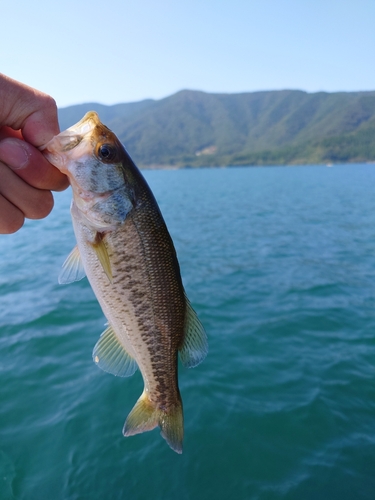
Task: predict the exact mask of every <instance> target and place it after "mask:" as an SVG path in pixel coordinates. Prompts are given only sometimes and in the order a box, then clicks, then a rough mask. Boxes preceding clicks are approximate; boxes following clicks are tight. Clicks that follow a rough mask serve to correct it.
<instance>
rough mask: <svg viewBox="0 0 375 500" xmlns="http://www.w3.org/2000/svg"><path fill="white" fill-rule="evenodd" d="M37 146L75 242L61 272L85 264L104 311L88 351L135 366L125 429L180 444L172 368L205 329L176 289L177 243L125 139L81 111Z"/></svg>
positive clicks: (116, 365) (195, 357) (76, 271)
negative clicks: (66, 196) (139, 386)
mask: <svg viewBox="0 0 375 500" xmlns="http://www.w3.org/2000/svg"><path fill="white" fill-rule="evenodd" d="M43 153H44V154H45V155H46V157H47V158H48V159H49V161H50V162H51V163H53V164H54V165H55V166H56V167H57V168H59V169H60V170H61V171H62V172H64V173H66V174H67V175H68V177H69V179H70V182H71V185H72V189H73V201H72V207H71V214H72V220H73V227H74V232H75V235H76V239H77V249H74V250H73V252H72V254H71V255H70V256H69V258H68V259H67V263H66V264H65V265H64V267H63V272H62V275H61V278H60V282H63V283H65V282H70V281H74V280H75V279H80V278H81V277H82V276H83V274H84V272H85V273H86V275H87V277H88V279H89V282H90V284H91V286H92V288H93V291H94V293H95V295H96V297H97V299H98V301H99V303H100V305H101V307H102V310H103V312H104V314H105V316H106V318H107V320H108V323H109V326H108V328H107V330H105V332H103V334H102V336H101V337H100V339H99V341H98V343H97V344H96V346H95V348H94V352H93V359H94V361H95V362H96V364H97V365H98V366H99V367H100V368H102V369H103V370H105V371H108V372H110V373H113V374H115V375H119V376H129V375H132V374H133V373H134V371H135V369H136V367H137V366H138V367H139V369H140V371H141V373H142V376H143V380H144V390H143V393H142V395H141V397H140V398H139V400H138V402H137V403H136V405H135V407H134V408H133V410H132V411H131V413H130V414H129V416H128V418H127V420H126V422H125V425H124V429H123V433H124V435H125V436H130V435H133V434H138V433H140V432H144V431H147V430H151V429H153V428H155V427H156V426H158V425H159V426H160V428H161V433H162V436H163V437H164V438H165V439H166V440H167V442H168V444H169V445H170V447H171V448H172V449H173V450H174V451H176V452H177V453H181V452H182V441H183V412H182V402H181V396H180V391H179V388H178V378H177V360H178V352H180V357H181V361H182V363H183V364H184V365H185V366H188V367H192V366H196V365H197V364H199V363H200V362H201V361H202V360H203V359H204V357H205V356H206V353H207V339H206V335H205V332H204V329H203V327H202V325H201V323H200V322H199V319H198V318H197V316H196V314H195V312H194V310H193V309H192V307H191V305H190V303H189V301H188V299H187V297H186V294H185V292H184V288H183V284H182V280H181V274H180V267H179V264H178V260H177V256H176V251H175V248H174V245H173V242H172V239H171V237H170V235H169V232H168V229H167V227H166V225H165V222H164V219H163V217H162V215H161V212H160V210H159V207H158V205H157V202H156V200H155V198H154V196H153V194H152V192H151V190H150V188H149V186H148V185H147V183H146V181H145V180H144V178H143V176H142V174H141V173H140V172H139V170H138V169H137V167H136V166H135V164H134V163H133V161H132V160H131V158H130V157H129V155H128V153H127V152H126V150H125V149H124V147H123V146H122V145H121V144H120V142H119V141H118V139H117V138H116V136H115V135H114V134H113V133H112V132H111V131H110V130H109V129H107V128H106V127H105V126H104V125H103V124H101V122H100V120H99V117H98V116H97V115H96V113H93V112H90V113H88V114H87V115H86V116H85V117H84V118H83V119H82V120H81V121H80V122H79V123H78V124H77V125H75V126H73V127H71V128H70V129H68V130H67V131H65V132H62V133H61V134H60V135H59V136H56V137H55V138H54V139H52V141H50V143H48V144H47V145H46V146H45V147H44V148H43Z"/></svg>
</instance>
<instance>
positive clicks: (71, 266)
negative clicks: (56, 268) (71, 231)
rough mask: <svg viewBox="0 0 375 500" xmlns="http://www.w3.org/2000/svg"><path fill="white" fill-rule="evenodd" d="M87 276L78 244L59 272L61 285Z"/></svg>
mask: <svg viewBox="0 0 375 500" xmlns="http://www.w3.org/2000/svg"><path fill="white" fill-rule="evenodd" d="M85 276H86V273H85V270H84V268H83V264H82V259H81V256H80V254H79V250H78V247H77V245H76V246H75V247H74V248H73V250H72V251H71V252H70V254H69V255H68V257H67V259H66V260H65V262H64V264H63V266H62V269H61V271H60V274H59V278H58V280H59V283H60V285H66V284H68V283H73V281H79V280H81V279H82V278H84V277H85Z"/></svg>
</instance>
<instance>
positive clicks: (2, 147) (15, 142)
mask: <svg viewBox="0 0 375 500" xmlns="http://www.w3.org/2000/svg"><path fill="white" fill-rule="evenodd" d="M29 157H30V153H29V151H28V150H27V147H25V146H24V145H23V142H22V141H21V140H20V139H4V140H2V141H0V160H1V161H3V162H4V163H6V164H7V165H8V166H9V167H11V168H12V169H14V170H16V169H18V168H23V167H25V166H26V164H27V162H28V159H29Z"/></svg>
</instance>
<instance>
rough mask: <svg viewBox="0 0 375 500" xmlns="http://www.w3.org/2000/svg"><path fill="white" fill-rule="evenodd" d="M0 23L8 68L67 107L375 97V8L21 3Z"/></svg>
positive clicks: (260, 1)
mask: <svg viewBox="0 0 375 500" xmlns="http://www.w3.org/2000/svg"><path fill="white" fill-rule="evenodd" d="M1 17H2V29H1V49H0V71H1V72H3V73H5V74H7V75H9V76H11V77H13V78H15V79H18V80H21V81H23V82H25V83H27V84H29V85H31V86H34V87H36V88H38V89H40V90H43V91H44V92H47V93H49V94H51V95H52V96H53V97H54V98H55V99H56V101H57V104H58V106H60V107H64V106H67V105H70V104H78V103H83V102H100V103H103V104H114V103H118V102H131V101H138V100H141V99H145V98H155V99H159V98H162V97H166V96H168V95H171V94H173V93H175V92H177V91H178V90H181V89H196V90H203V91H206V92H229V93H232V92H248V91H256V90H276V89H285V88H289V89H301V90H306V91H309V92H316V91H321V90H324V91H328V92H333V91H352V90H374V89H375V28H374V22H375V1H374V0H356V1H354V0H350V1H348V0H325V1H323V0H257V1H255V0H247V1H246V0H189V1H186V0H174V1H172V0H153V1H152V0H122V1H121V0H100V1H98V0H91V1H87V0H81V1H80V0H63V1H62V2H51V1H47V0H38V2H37V3H34V2H30V0H27V1H26V0H20V1H17V2H4V3H3V4H2V7H1ZM4 21H5V22H4Z"/></svg>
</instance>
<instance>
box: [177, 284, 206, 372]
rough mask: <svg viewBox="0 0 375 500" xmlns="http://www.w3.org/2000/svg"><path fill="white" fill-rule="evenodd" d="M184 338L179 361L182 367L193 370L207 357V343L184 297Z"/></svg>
mask: <svg viewBox="0 0 375 500" xmlns="http://www.w3.org/2000/svg"><path fill="white" fill-rule="evenodd" d="M185 299H186V318H185V336H184V342H183V344H182V347H181V349H180V359H181V362H182V364H183V365H184V366H186V367H187V368H193V367H194V366H197V365H199V363H201V362H202V361H203V360H204V358H205V357H206V356H207V352H208V343H207V336H206V332H205V331H204V328H203V325H202V323H201V322H200V321H199V319H198V316H197V313H196V312H195V311H194V309H193V308H192V307H191V304H190V302H189V299H188V298H187V297H186V294H185Z"/></svg>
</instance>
